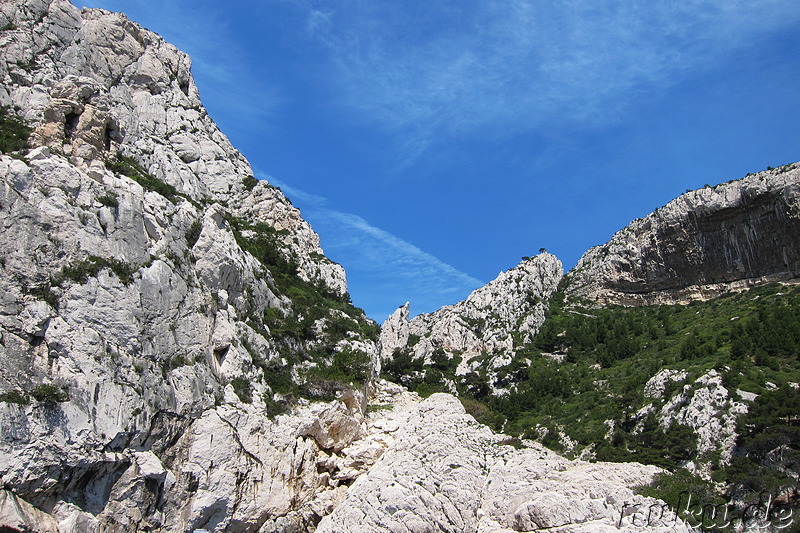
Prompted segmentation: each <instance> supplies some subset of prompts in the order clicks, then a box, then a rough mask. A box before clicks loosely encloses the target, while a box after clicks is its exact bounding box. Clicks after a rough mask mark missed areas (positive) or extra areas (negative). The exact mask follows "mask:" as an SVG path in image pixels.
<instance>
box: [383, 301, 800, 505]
mask: <svg viewBox="0 0 800 533" xmlns="http://www.w3.org/2000/svg"><path fill="white" fill-rule="evenodd" d="M799 350H800V288H798V287H795V286H782V285H768V286H763V287H759V288H756V289H752V290H750V291H748V292H745V293H740V294H729V295H726V296H722V297H719V298H716V299H714V300H711V301H708V302H692V303H691V304H689V305H686V306H680V305H676V306H649V307H640V308H623V307H608V308H603V309H590V308H581V307H578V306H575V305H571V306H565V305H564V299H563V295H562V294H557V295H556V296H555V297H554V298H553V299H552V301H551V305H550V309H549V314H548V319H547V321H546V322H545V324H544V326H543V327H542V329H541V331H540V333H539V334H538V335H537V336H536V337H535V339H534V341H533V342H532V343H530V344H528V345H525V346H521V347H520V348H519V349H518V350H517V351H516V352H515V354H514V356H513V360H512V362H511V363H510V364H509V365H506V366H505V367H502V368H500V369H497V370H496V371H495V372H488V371H487V370H486V365H484V364H482V360H488V357H487V356H486V355H484V356H483V357H481V358H479V359H478V360H479V361H480V362H481V365H480V366H478V367H477V368H476V369H475V371H474V372H471V373H469V374H467V375H466V376H455V375H454V372H453V370H454V369H455V366H454V365H453V364H450V365H446V364H441V362H440V363H437V362H434V364H432V365H423V364H422V361H421V360H415V359H413V357H411V355H410V351H408V350H406V351H405V352H402V353H398V354H396V357H395V359H394V360H393V361H392V362H390V363H389V364H387V365H386V366H385V371H386V372H387V374H388V375H389V376H388V377H389V378H390V379H395V380H397V381H399V382H401V383H403V384H405V385H407V386H410V387H411V388H413V389H415V390H417V391H419V392H420V393H423V394H428V393H430V392H433V391H435V390H447V389H448V388H452V387H455V389H456V391H457V392H458V394H459V395H460V396H461V397H462V401H463V402H464V404H465V406H466V408H467V409H468V411H470V412H471V413H472V414H473V415H474V416H476V418H478V419H479V420H481V421H482V422H484V423H487V424H488V425H490V426H493V427H494V428H495V429H497V430H502V431H504V432H505V433H508V434H511V435H513V436H519V437H525V438H533V439H540V440H542V441H543V442H544V443H545V444H546V445H548V446H550V447H552V448H554V449H560V450H562V451H563V452H565V453H567V454H572V455H579V454H581V453H582V452H584V453H585V452H589V453H590V454H591V455H592V456H593V457H595V458H596V459H598V460H609V461H639V462H642V463H649V464H655V465H659V466H662V467H666V468H669V469H672V470H675V469H677V468H678V467H679V466H681V465H682V464H684V463H685V462H686V461H690V460H699V461H700V462H701V463H706V464H708V465H710V468H711V470H712V475H713V478H714V479H715V480H717V481H721V482H722V481H724V482H726V483H727V484H728V489H729V490H730V491H732V492H737V491H739V492H741V491H742V490H761V489H770V490H771V489H774V488H776V487H778V486H785V485H786V484H787V483H791V482H792V473H793V472H794V473H796V472H798V471H800V427H798V422H800V420H799V419H800V392H798V390H797V389H796V388H795V387H794V386H792V385H790V383H793V382H796V381H800V379H798V376H800V372H799V371H800V360H799V359H798V353H800V351H799ZM661 369H675V370H685V371H686V373H687V376H686V378H685V379H683V380H680V381H673V382H668V383H667V386H666V390H665V391H664V394H663V396H662V398H661V399H657V398H656V399H654V398H647V397H645V395H644V388H645V384H646V383H647V381H648V380H649V379H650V378H651V377H653V376H654V375H655V374H656V373H657V372H659V370H661ZM711 369H716V370H717V371H718V372H719V373H720V374H721V375H722V379H723V385H724V386H725V387H726V388H727V389H728V391H730V393H731V395H732V396H733V399H734V400H737V401H741V399H740V398H738V396H737V394H736V392H735V391H737V389H741V390H743V391H746V392H751V393H755V394H758V395H759V396H758V397H757V399H756V400H755V401H753V402H751V403H750V410H749V413H748V414H747V415H745V416H742V417H740V419H739V420H738V430H737V433H738V434H739V440H738V442H737V448H736V451H735V454H734V458H733V460H732V461H731V463H730V464H729V465H726V464H721V463H720V461H719V457H718V456H716V455H714V454H711V455H710V456H703V457H697V439H696V436H695V434H694V431H693V430H692V428H690V427H688V426H683V425H680V424H677V423H673V424H672V425H671V426H670V427H669V428H668V429H666V430H664V429H663V428H662V427H661V426H660V425H659V423H658V420H657V413H658V412H659V410H660V408H661V407H662V406H663V405H664V403H665V402H666V401H668V400H670V399H672V398H674V397H676V395H678V394H680V393H681V391H682V390H683V388H684V387H685V386H689V387H693V386H694V381H695V380H696V379H697V378H698V377H700V376H702V375H703V374H705V373H706V372H708V371H709V370H711ZM487 382H489V383H490V384H491V385H492V387H493V388H495V389H500V390H502V391H503V392H502V393H495V394H493V393H492V391H491V389H490V387H489V386H487V385H486V383H487ZM450 384H452V387H451V385H450ZM648 404H653V407H654V409H652V410H651V412H650V413H649V414H645V413H640V412H639V411H640V409H641V408H642V407H644V406H646V405H648ZM609 421H613V422H609ZM565 437H566V438H565ZM570 441H572V443H570ZM565 443H567V444H570V445H568V446H567V447H565ZM776 449H780V450H781V460H780V461H776V460H775V454H774V450H776Z"/></svg>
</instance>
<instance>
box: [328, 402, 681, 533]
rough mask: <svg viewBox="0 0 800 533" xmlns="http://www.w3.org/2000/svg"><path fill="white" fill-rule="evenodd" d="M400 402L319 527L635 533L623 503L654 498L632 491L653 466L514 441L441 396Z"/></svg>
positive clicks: (643, 503) (342, 532)
mask: <svg viewBox="0 0 800 533" xmlns="http://www.w3.org/2000/svg"><path fill="white" fill-rule="evenodd" d="M398 409H399V410H400V411H401V412H403V413H405V416H404V418H405V420H404V423H403V425H402V426H401V428H400V429H399V430H398V431H397V433H396V435H395V437H394V443H393V444H392V445H391V446H390V447H389V448H388V449H387V450H386V451H385V452H384V453H383V455H382V457H381V459H380V460H379V461H378V462H377V463H376V464H375V466H373V467H372V468H371V469H370V470H369V471H368V472H367V473H366V474H365V475H363V476H361V477H359V478H358V479H357V480H356V481H355V483H353V485H352V487H351V488H350V489H349V490H348V491H347V494H346V495H345V497H344V499H343V501H342V503H341V504H340V505H339V506H338V507H336V508H335V509H334V510H333V512H332V513H331V514H330V515H328V516H326V517H325V518H323V519H322V522H320V524H319V527H318V528H317V532H318V533H334V532H335V533H346V532H353V533H355V532H359V533H368V532H378V531H397V532H407V531H415V532H433V531H446V532H463V533H467V532H476V533H477V532H480V533H483V532H486V533H488V532H497V533H499V532H510V531H539V530H543V529H547V530H549V531H602V530H609V531H612V530H614V531H616V530H617V527H619V528H620V529H621V530H623V531H638V530H639V529H640V528H641V527H642V524H641V523H637V524H633V523H632V517H631V512H630V511H631V510H632V509H636V508H639V509H642V508H648V507H649V506H650V505H656V504H657V501H656V500H652V499H648V498H644V497H642V496H637V495H635V494H634V492H633V490H632V487H635V486H637V485H644V484H647V483H649V482H650V481H651V480H652V477H653V475H654V474H655V473H656V472H658V471H659V469H658V468H657V467H653V466H644V465H639V464H613V463H585V462H582V461H569V460H567V459H564V458H563V457H561V456H559V455H557V454H555V453H553V452H551V451H549V450H547V449H545V448H543V447H541V446H539V445H536V444H533V443H529V445H530V447H524V448H522V449H519V450H518V449H515V448H514V447H512V446H509V445H507V444H504V440H505V439H506V437H503V436H502V435H497V434H494V433H492V432H491V431H490V430H489V429H488V428H487V427H485V426H482V425H480V424H478V423H477V422H475V420H474V419H473V418H472V417H471V416H469V415H467V414H466V413H465V412H464V409H463V407H462V406H461V404H460V403H459V401H458V400H457V399H456V398H455V397H453V396H450V395H447V394H434V395H432V396H431V397H429V398H428V399H426V400H425V401H422V402H419V403H413V402H412V403H411V404H406V405H405V406H404V407H400V408H398ZM626 509H627V510H628V511H627V512H626ZM671 526H672V524H668V523H667V522H658V521H653V523H651V524H649V525H648V527H647V528H645V529H651V530H658V529H659V528H661V529H662V530H664V531H666V530H667V528H668V527H671ZM675 528H676V529H674V530H675V531H688V529H686V528H685V527H684V526H683V525H682V524H681V523H677V525H675Z"/></svg>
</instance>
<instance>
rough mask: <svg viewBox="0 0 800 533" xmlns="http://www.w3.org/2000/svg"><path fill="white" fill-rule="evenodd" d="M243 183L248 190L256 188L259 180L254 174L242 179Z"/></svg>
mask: <svg viewBox="0 0 800 533" xmlns="http://www.w3.org/2000/svg"><path fill="white" fill-rule="evenodd" d="M242 183H243V184H244V188H245V189H247V190H248V191H252V190H253V188H255V186H256V185H258V180H257V179H256V178H254V177H253V176H247V177H246V178H245V179H243V180H242Z"/></svg>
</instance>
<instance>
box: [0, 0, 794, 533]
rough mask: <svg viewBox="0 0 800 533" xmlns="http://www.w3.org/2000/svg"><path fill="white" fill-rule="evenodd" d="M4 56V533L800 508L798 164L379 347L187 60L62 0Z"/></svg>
mask: <svg viewBox="0 0 800 533" xmlns="http://www.w3.org/2000/svg"><path fill="white" fill-rule="evenodd" d="M0 50H1V51H2V54H1V55H0V108H2V111H1V112H0V128H1V129H2V131H0V151H1V152H2V154H1V155H0V179H1V180H2V185H1V186H0V187H1V188H0V231H1V232H2V238H0V290H1V291H2V292H1V294H2V298H1V299H0V480H2V490H0V531H9V532H15V531H19V532H48V533H55V532H60V533H69V532H76V533H77V532H105V531H108V532H117V531H118V532H128V531H161V532H172V531H186V532H192V531H216V532H223V531H228V532H245V531H248V532H263V533H272V532H275V533H278V532H311V531H319V532H331V533H333V532H348V531H352V532H370V531H375V532H378V531H397V532H406V531H409V532H410V531H414V532H428V531H431V532H432V531H452V532H476V533H478V532H480V533H489V532H493V533H503V532H511V531H541V530H547V531H554V532H568V531H570V532H572V531H618V530H623V531H639V530H659V531H667V530H668V531H689V530H690V529H691V528H692V527H694V526H697V522H698V517H697V516H696V515H691V514H690V515H685V514H684V515H681V516H679V515H678V514H677V513H675V512H674V508H675V506H676V505H677V501H676V500H675V499H674V497H675V495H676V494H677V493H679V492H680V491H681V490H683V489H686V490H689V489H691V490H692V491H693V492H692V494H695V495H696V497H697V498H701V499H702V501H704V502H705V501H707V502H709V503H711V502H714V503H717V502H718V500H719V498H724V499H725V500H724V501H726V502H728V503H729V504H730V505H731V506H732V509H735V510H741V509H743V508H746V506H747V505H748V504H750V503H751V502H752V499H751V498H752V496H753V495H754V494H759V493H760V491H771V492H772V493H774V494H775V495H776V498H777V500H779V501H780V502H781V504H782V505H786V506H788V507H787V508H788V509H792V507H791V505H793V504H794V503H795V498H796V480H797V475H798V473H799V472H800V467H798V462H797V459H798V457H800V455H798V453H800V443H799V442H798V439H797V432H796V431H795V429H796V427H795V425H794V423H795V422H796V413H797V409H798V408H800V400H799V399H798V392H797V388H798V384H797V383H798V382H800V377H798V376H800V374H799V372H800V368H798V361H797V350H798V349H800V291H798V289H797V288H796V286H795V285H794V283H795V282H796V281H797V277H798V275H797V273H798V271H800V256H799V255H798V248H797V245H796V243H797V242H798V238H799V237H800V190H799V189H798V183H800V165H797V164H794V165H786V166H783V167H780V168H777V169H770V170H767V171H764V172H759V173H757V174H754V175H749V176H747V177H745V178H743V179H740V180H734V181H731V182H728V183H725V184H721V185H718V186H715V187H706V188H704V189H700V190H697V191H691V192H687V193H686V194H685V195H682V196H681V197H679V198H677V199H676V200H674V201H673V202H670V203H669V204H668V205H666V206H664V207H663V208H661V209H659V210H657V211H656V212H654V213H652V214H651V215H648V216H647V217H645V218H644V219H640V220H637V221H634V222H633V223H632V224H631V225H630V226H628V227H626V228H625V229H623V230H621V231H620V232H618V233H617V234H616V235H614V236H613V237H612V239H611V240H610V241H609V242H608V243H607V244H605V245H603V246H599V247H596V248H592V249H591V250H589V251H588V252H587V253H586V254H585V255H584V257H583V258H582V259H581V260H580V262H579V263H578V265H577V266H576V267H575V268H574V269H572V270H571V271H569V272H567V273H564V270H563V266H562V264H561V262H560V261H559V260H558V259H557V258H556V257H555V256H553V255H552V254H549V253H547V252H544V251H543V252H542V253H540V254H539V255H536V256H534V257H531V258H524V259H523V261H522V262H521V263H520V264H519V265H517V266H516V267H513V268H511V269H510V270H508V271H506V272H503V273H501V274H500V275H499V276H498V277H497V278H496V279H495V280H494V281H492V282H490V283H489V284H487V285H485V286H484V287H481V288H479V289H477V290H476V291H474V292H473V293H472V294H471V295H470V296H469V297H468V298H467V299H466V300H464V301H462V302H458V303H454V304H453V305H450V306H446V307H443V308H442V309H440V310H438V311H436V312H434V313H431V314H424V315H419V316H417V317H414V318H410V312H409V304H406V305H405V306H402V307H400V308H399V309H398V310H397V311H396V312H395V313H394V314H393V315H392V316H390V317H389V319H388V320H387V321H386V322H385V323H384V324H383V326H382V327H380V326H379V325H378V324H376V323H374V322H373V321H372V320H370V319H368V318H367V317H366V316H365V314H364V313H363V311H361V310H360V309H359V308H357V307H355V306H354V305H353V302H351V300H350V296H349V294H348V291H347V281H346V277H345V272H344V269H343V268H342V267H341V266H340V265H338V264H336V263H334V262H332V261H331V260H330V259H328V258H327V257H326V256H325V255H324V251H323V250H322V248H321V246H320V240H319V237H318V235H317V234H316V233H315V232H314V230H313V229H312V228H311V226H310V225H309V224H308V223H307V222H306V221H305V220H304V219H303V218H302V217H301V214H300V212H299V210H297V209H296V208H295V207H294V206H293V205H292V204H291V202H290V201H289V199H287V198H286V197H285V196H284V194H283V193H282V191H281V190H280V189H278V188H277V187H274V186H272V185H270V184H269V183H267V182H266V181H263V180H258V179H256V178H255V177H254V176H253V171H252V168H251V167H250V164H249V163H248V162H247V160H246V159H245V158H244V157H243V156H242V155H241V154H240V153H239V152H238V151H237V150H236V149H235V148H234V147H233V146H232V145H231V144H230V142H229V141H228V139H227V138H226V137H225V135H224V134H223V133H222V132H221V131H220V130H219V129H218V128H217V126H216V125H215V124H214V122H213V121H212V120H211V119H210V117H209V116H208V113H207V112H206V110H205V109H204V107H203V105H202V103H201V101H200V97H199V94H198V91H197V88H196V86H195V83H194V80H193V78H192V75H191V61H190V59H189V57H188V56H186V55H185V54H184V53H182V52H180V51H179V50H177V49H176V48H175V47H173V46H172V45H170V44H168V43H166V42H165V41H164V40H163V39H162V38H161V37H159V36H157V35H155V34H154V33H152V32H149V31H147V30H145V29H143V28H141V27H140V26H138V25H137V24H135V23H134V22H131V21H130V20H128V19H127V18H126V17H125V16H124V15H122V14H116V13H110V12H107V11H104V10H99V9H84V10H79V9H78V8H76V7H74V6H73V5H72V4H71V3H70V2H68V1H67V0H25V1H22V2H20V1H16V0H14V1H12V0H0ZM676 490H677V492H676ZM792 491H795V492H792ZM665 502H666V503H665ZM670 505H671V506H672V508H673V511H669V512H665V509H670V507H669V506H670ZM652 509H655V510H658V513H657V516H656V515H655V514H654V513H653V512H652V511H651V510H652ZM701 515H702V511H701ZM750 518H751V520H750V521H748V519H746V518H740V519H738V520H739V521H738V522H735V521H734V522H733V526H734V527H739V528H740V529H742V528H748V527H750V528H752V527H761V526H763V525H765V524H764V523H763V521H762V522H759V523H755V522H753V520H752V517H750ZM768 525H770V527H777V526H776V524H775V523H771V524H768ZM777 525H778V526H779V525H780V524H777Z"/></svg>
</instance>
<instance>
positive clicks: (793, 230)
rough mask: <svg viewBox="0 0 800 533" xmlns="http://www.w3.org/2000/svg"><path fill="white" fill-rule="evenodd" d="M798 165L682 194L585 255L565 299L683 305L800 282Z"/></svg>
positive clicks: (575, 272) (799, 185) (627, 303)
mask: <svg viewBox="0 0 800 533" xmlns="http://www.w3.org/2000/svg"><path fill="white" fill-rule="evenodd" d="M798 239H800V164H797V163H794V164H790V165H785V166H783V167H780V168H777V169H773V170H766V171H763V172H759V173H757V174H752V175H749V176H747V177H745V178H742V179H740V180H735V181H730V182H727V183H723V184H721V185H717V186H714V187H705V188H702V189H698V190H696V191H690V192H687V193H686V194H683V195H681V196H680V197H678V198H676V199H675V200H673V201H672V202H670V203H668V204H667V205H665V206H664V207H661V208H659V209H657V210H656V211H655V212H653V213H651V214H650V215H648V216H646V217H645V218H643V219H638V220H635V221H633V222H631V224H630V225H629V226H628V227H626V228H625V229H623V230H621V231H619V232H618V233H617V234H615V235H614V236H613V237H612V238H611V240H610V241H608V242H607V243H606V244H604V245H602V246H597V247H594V248H592V249H590V250H589V251H588V252H586V253H585V254H584V256H583V257H582V258H581V260H580V261H579V262H578V264H577V265H576V266H575V268H573V269H572V270H571V271H570V272H569V274H568V276H567V278H568V289H567V294H568V296H569V297H570V298H573V299H578V298H584V299H586V300H588V301H589V302H593V303H596V304H622V305H641V304H655V303H686V302H688V301H690V300H692V299H707V298H711V297H714V296H718V295H720V294H722V293H724V292H726V291H730V290H736V289H744V288H747V287H750V286H753V285H755V284H758V283H764V282H768V281H793V280H794V281H796V280H797V279H798V277H800V248H798V246H797V242H798Z"/></svg>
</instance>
